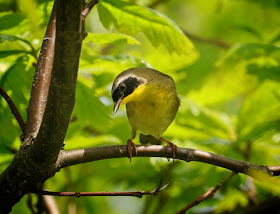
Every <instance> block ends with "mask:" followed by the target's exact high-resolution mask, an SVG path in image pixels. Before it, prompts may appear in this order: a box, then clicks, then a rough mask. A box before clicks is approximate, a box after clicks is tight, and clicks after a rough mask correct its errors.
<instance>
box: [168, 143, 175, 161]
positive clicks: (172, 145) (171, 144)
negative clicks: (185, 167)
mask: <svg viewBox="0 0 280 214" xmlns="http://www.w3.org/2000/svg"><path fill="white" fill-rule="evenodd" d="M167 146H169V147H171V149H172V153H173V156H172V158H173V163H174V159H175V154H176V152H177V146H176V145H175V144H174V143H171V142H167Z"/></svg>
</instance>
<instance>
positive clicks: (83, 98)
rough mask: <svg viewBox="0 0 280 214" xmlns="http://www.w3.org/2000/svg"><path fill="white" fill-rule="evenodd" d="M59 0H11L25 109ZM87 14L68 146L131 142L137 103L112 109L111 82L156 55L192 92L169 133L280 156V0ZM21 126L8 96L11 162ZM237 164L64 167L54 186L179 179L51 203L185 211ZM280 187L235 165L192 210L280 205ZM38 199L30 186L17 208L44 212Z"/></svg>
mask: <svg viewBox="0 0 280 214" xmlns="http://www.w3.org/2000/svg"><path fill="white" fill-rule="evenodd" d="M52 5H53V1H45V0H37V1H36V0H17V1H13V0H0V85H1V86H2V87H3V88H4V89H5V90H6V91H7V92H8V94H9V95H10V96H11V98H12V100H13V101H14V102H15V104H16V106H17V107H18V109H19V110H20V112H21V115H22V116H23V118H24V119H26V108H27V106H28V102H29V97H30V91H31V86H32V81H33V76H34V71H35V67H34V63H36V60H37V57H38V54H39V51H40V47H41V44H42V39H43V37H44V33H45V30H46V27H47V23H48V19H49V15H50V12H51V9H52ZM85 26H86V31H87V32H88V36H87V37H86V38H85V40H84V42H83V48H82V54H81V59H80V67H79V77H78V84H77V91H76V105H75V109H74V112H73V116H72V121H71V123H70V126H69V130H68V132H67V137H66V139H65V141H66V146H65V150H72V149H78V148H89V147H96V146H105V145H116V144H117V145H123V144H126V141H127V139H128V138H129V137H130V131H131V130H130V127H129V123H128V120H127V117H126V112H125V107H121V108H120V110H119V112H118V113H117V114H116V115H113V114H112V110H113V102H112V99H111V95H110V93H111V92H110V90H111V85H112V82H113V80H114V79H115V77H116V76H117V75H118V74H119V73H120V72H121V71H123V70H125V69H128V68H131V67H151V68H155V69H157V70H159V71H161V72H163V73H166V74H168V75H170V76H172V77H173V79H174V80H175V83H176V87H177V91H178V93H179V96H180V99H181V106H180V108H179V111H178V114H177V116H176V118H175V121H174V122H173V123H172V125H171V126H170V127H169V128H168V130H167V131H166V132H165V133H164V135H163V136H164V137H165V138H166V139H168V140H170V141H172V142H173V143H175V144H176V145H177V146H179V147H187V148H194V149H201V150H204V151H209V152H213V153H216V154H220V155H224V156H227V157H230V158H234V159H238V160H243V161H248V162H250V163H253V164H259V165H277V164H279V162H280V144H279V143H280V84H279V81H280V48H279V44H280V27H279V26H280V1H279V0H269V1H266V0H212V1H205V0H189V1H184V0H155V1H150V0H145V1H140V0H139V1H132V0H131V1H114V0H100V1H99V3H98V5H96V6H95V7H94V8H93V10H92V11H91V13H90V15H89V16H88V17H87V20H86V23H85ZM20 135H21V130H20V127H19V126H18V124H17V122H16V120H15V118H14V116H13V115H12V114H11V111H10V109H9V107H8V106H7V104H6V103H5V101H4V99H2V98H0V172H2V171H3V170H4V169H5V168H6V167H7V166H8V165H9V163H10V162H11V161H12V159H13V156H14V152H16V151H17V150H18V148H19V146H20V144H21V141H20ZM138 142H139V141H138V140H135V143H138ZM229 174H230V171H228V170H225V169H222V168H219V167H216V166H211V165H207V164H203V163H198V162H190V163H185V162H182V161H175V163H174V164H173V163H172V161H168V160H166V159H161V158H133V159H132V163H129V160H128V159H125V158H124V159H111V160H102V161H97V162H92V163H87V164H82V165H77V166H72V167H69V168H64V169H62V170H61V171H60V172H59V173H57V174H56V175H55V176H54V177H53V178H51V179H49V180H47V181H46V183H45V185H44V188H46V189H48V190H50V191H73V192H86V191H87V192H90V191H92V192H97V191H107V192H110V191H136V190H152V189H154V188H156V187H157V186H158V184H159V182H160V180H161V179H163V182H164V183H166V182H170V184H171V185H170V187H169V188H168V189H166V190H164V191H163V192H161V193H160V194H159V195H157V196H144V197H143V198H141V199H139V198H132V197H81V198H70V197H68V198H67V197H55V198H52V199H54V200H52V199H50V201H52V202H53V204H52V205H51V207H52V210H53V211H54V210H55V209H56V208H57V209H58V210H59V211H60V213H71V214H75V213H79V214H80V213H81V214H83V213H110V214H111V213H112V214H119V213H123V214H129V213H136V214H137V213H139V214H140V213H142V214H144V213H175V212H176V211H178V210H180V209H181V208H183V207H184V206H186V205H187V204H188V203H189V202H191V201H192V200H194V199H195V198H196V197H197V196H198V195H201V194H203V193H205V192H206V191H207V190H208V189H209V188H210V187H212V186H215V185H216V184H218V183H219V182H220V181H221V180H222V179H224V178H225V177H226V176H227V175H229ZM275 179H277V180H279V178H275ZM279 194H280V187H279V186H277V185H275V184H273V183H269V182H260V181H256V180H253V179H250V178H249V177H247V176H245V175H243V174H240V175H235V176H234V177H233V178H232V179H231V180H229V181H228V182H226V183H225V184H224V185H223V186H222V188H221V189H220V190H219V191H218V192H217V193H216V195H215V196H214V198H213V199H210V200H207V201H204V202H203V203H201V204H199V205H198V206H195V207H194V208H192V209H191V210H190V211H188V213H263V211H264V210H265V211H266V213H278V212H279V203H280V198H279ZM48 201H49V199H48ZM31 205H32V206H33V207H34V210H35V212H36V211H37V210H41V208H40V207H42V206H43V205H42V199H40V198H37V196H36V195H29V196H25V197H24V198H23V199H22V200H21V201H20V202H19V203H18V204H17V205H16V206H15V207H14V209H13V212H12V213H32V209H30V206H31ZM56 206H57V207H56ZM277 207H278V208H277ZM277 209H278V211H277Z"/></svg>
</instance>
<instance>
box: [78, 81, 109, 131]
mask: <svg viewBox="0 0 280 214" xmlns="http://www.w3.org/2000/svg"><path fill="white" fill-rule="evenodd" d="M109 112H110V110H109V108H108V107H106V106H105V105H104V104H103V103H102V102H101V101H100V100H99V99H98V97H96V96H95V95H94V91H93V89H91V88H89V87H88V86H86V85H85V84H83V83H82V82H81V81H78V82H77V89H76V103H75V108H74V112H73V116H74V117H76V118H77V121H78V122H79V123H81V125H83V126H84V127H85V126H90V127H93V128H94V129H96V130H99V131H100V130H104V129H105V127H108V125H109V121H110V116H109Z"/></svg>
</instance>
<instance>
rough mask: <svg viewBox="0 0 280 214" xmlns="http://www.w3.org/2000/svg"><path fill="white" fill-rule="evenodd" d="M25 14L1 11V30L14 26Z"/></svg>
mask: <svg viewBox="0 0 280 214" xmlns="http://www.w3.org/2000/svg"><path fill="white" fill-rule="evenodd" d="M22 20H23V16H22V15H21V14H19V13H10V12H2V13H0V23H1V24H0V30H7V29H10V28H13V27H15V26H17V25H19V24H20V22H22Z"/></svg>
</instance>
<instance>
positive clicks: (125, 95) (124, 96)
mask: <svg viewBox="0 0 280 214" xmlns="http://www.w3.org/2000/svg"><path fill="white" fill-rule="evenodd" d="M143 69H145V68H131V69H128V70H125V71H123V72H122V73H120V74H119V75H118V76H117V77H116V79H115V81H114V83H113V86H112V91H111V94H112V98H113V101H114V103H115V104H114V114H115V113H116V112H117V111H118V109H119V107H120V105H121V104H126V103H128V102H130V101H132V100H133V97H135V96H136V94H137V93H136V92H135V91H136V89H139V88H140V86H143V85H145V83H146V82H147V80H146V79H145V78H144V77H143V76H142V75H141V70H143ZM139 72H140V73H139ZM139 91H140V90H138V92H139Z"/></svg>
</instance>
